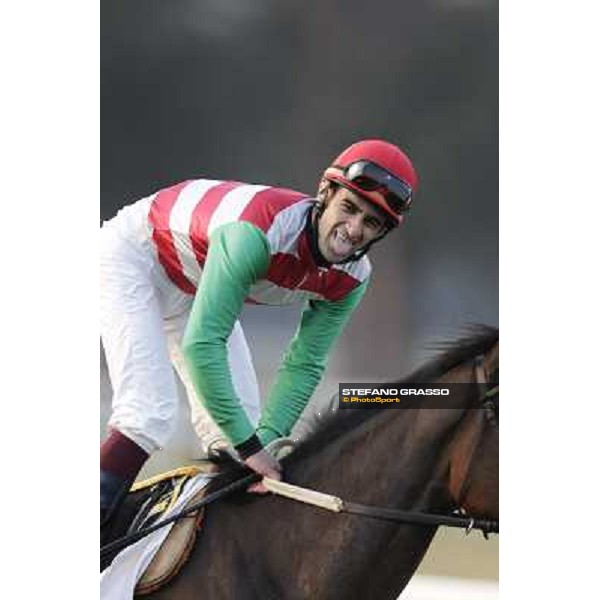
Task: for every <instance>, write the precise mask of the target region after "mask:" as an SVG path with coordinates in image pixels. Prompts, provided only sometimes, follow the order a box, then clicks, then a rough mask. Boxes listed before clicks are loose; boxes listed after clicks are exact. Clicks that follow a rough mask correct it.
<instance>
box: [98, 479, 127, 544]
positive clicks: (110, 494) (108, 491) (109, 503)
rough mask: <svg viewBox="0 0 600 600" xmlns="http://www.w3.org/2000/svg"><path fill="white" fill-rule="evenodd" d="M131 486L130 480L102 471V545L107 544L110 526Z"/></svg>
mask: <svg viewBox="0 0 600 600" xmlns="http://www.w3.org/2000/svg"><path fill="white" fill-rule="evenodd" d="M130 486H131V481H130V480H129V479H124V478H123V477H121V476H119V475H115V474H114V473H109V472H108V471H103V470H102V469H100V544H101V545H102V546H103V545H104V544H105V541H106V540H105V539H104V538H106V537H107V535H108V524H109V523H110V521H111V520H112V518H113V517H114V516H115V514H116V513H117V511H118V510H119V507H120V506H121V504H122V503H123V500H124V499H125V496H127V492H128V491H129V488H130Z"/></svg>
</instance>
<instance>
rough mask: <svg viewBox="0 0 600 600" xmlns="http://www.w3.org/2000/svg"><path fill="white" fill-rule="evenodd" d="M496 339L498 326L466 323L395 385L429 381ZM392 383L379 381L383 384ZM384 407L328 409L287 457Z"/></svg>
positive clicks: (312, 447) (303, 453)
mask: <svg viewBox="0 0 600 600" xmlns="http://www.w3.org/2000/svg"><path fill="white" fill-rule="evenodd" d="M497 341H498V329H497V328H496V327H491V326H489V325H480V324H476V325H469V326H467V327H465V328H464V329H463V330H462V331H461V332H460V333H459V335H458V336H457V337H455V338H453V339H448V340H441V341H437V342H435V343H434V344H433V345H432V346H431V349H432V350H434V351H435V352H436V354H435V356H433V358H432V359H431V360H429V361H428V362H426V363H425V364H424V365H422V366H420V367H418V368H417V369H416V370H414V371H413V372H411V373H409V374H408V375H406V376H404V377H402V378H401V379H399V380H397V381H396V382H394V384H407V383H430V382H433V381H435V380H436V379H438V378H439V377H441V376H442V375H444V373H446V372H448V371H449V370H450V369H453V368H454V367H456V366H458V365H459V364H461V363H463V362H465V361H466V360H469V359H472V358H475V357H476V356H478V355H479V354H483V353H485V352H487V351H488V350H489V349H490V348H492V346H493V345H494V344H495V343H496V342H497ZM388 385H392V384H391V383H390V382H387V383H382V384H381V386H382V387H386V386H388ZM336 396H337V394H336ZM382 410H389V409H387V408H369V409H368V410H365V409H346V410H340V411H335V412H330V413H328V415H327V416H326V417H325V418H323V419H322V421H321V422H320V424H319V427H318V428H317V429H316V430H315V431H314V432H313V433H312V434H311V435H310V436H309V437H308V438H306V440H304V441H303V442H302V443H301V444H299V445H298V447H297V448H296V449H295V450H294V452H293V454H292V455H291V456H290V459H292V460H294V461H295V460H297V459H301V458H302V457H304V456H306V455H307V454H312V453H313V452H315V451H317V452H318V450H319V449H320V448H322V447H323V446H324V445H325V444H329V443H331V442H332V441H333V440H335V439H337V438H338V437H340V436H341V435H342V434H344V433H346V432H347V431H349V430H351V429H354V428H356V427H358V426H360V425H362V424H363V423H364V422H366V421H368V420H369V419H371V418H373V417H375V416H376V415H378V414H380V413H381V411H382Z"/></svg>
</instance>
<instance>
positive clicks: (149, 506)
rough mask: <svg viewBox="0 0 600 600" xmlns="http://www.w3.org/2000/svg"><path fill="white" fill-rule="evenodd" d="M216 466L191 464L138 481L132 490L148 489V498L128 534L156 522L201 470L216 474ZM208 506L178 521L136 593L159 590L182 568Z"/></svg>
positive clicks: (200, 493)
mask: <svg viewBox="0 0 600 600" xmlns="http://www.w3.org/2000/svg"><path fill="white" fill-rule="evenodd" d="M214 472H215V466H214V465H210V464H208V465H206V466H202V467H200V466H196V465H194V466H187V467H180V468H179V469H174V470H173V471H168V472H167V473H161V474H160V475H157V476H155V477H152V478H150V479H147V480H145V481H141V482H138V483H135V484H134V485H133V486H132V487H131V490H130V493H135V492H140V491H142V492H145V493H146V495H147V499H146V500H145V501H144V503H143V504H142V506H141V508H140V509H139V510H138V512H137V514H136V516H135V518H134V519H133V521H132V523H131V525H130V526H129V530H128V532H127V533H128V534H131V533H135V532H136V531H139V530H141V529H145V528H146V527H150V526H151V525H153V524H154V523H155V522H156V521H157V520H158V519H159V518H160V517H161V516H162V515H163V514H164V513H165V512H166V511H168V510H169V509H170V508H171V507H172V506H173V505H174V504H175V503H176V502H177V500H178V498H179V497H180V495H181V492H182V491H183V487H184V485H185V484H186V482H187V481H189V480H190V479H191V478H192V477H195V476H196V475H199V474H205V475H210V474H214ZM204 490H205V488H202V489H201V490H199V491H198V492H197V493H196V494H195V495H194V496H192V497H191V498H190V500H189V501H188V502H187V503H186V507H187V506H191V505H192V504H195V503H196V502H198V501H200V500H201V499H202V497H203V496H204ZM203 517H204V507H201V508H200V509H199V510H197V511H195V512H193V513H190V514H189V515H187V516H185V517H183V518H181V519H179V520H178V521H176V522H175V523H174V525H173V526H172V528H171V531H169V534H168V535H167V537H166V538H165V540H164V542H163V543H162V545H161V546H160V548H159V550H158V551H157V553H156V554H155V555H154V557H153V558H152V561H151V562H150V564H149V565H148V567H147V568H146V570H145V572H144V574H143V575H142V576H141V577H140V579H139V581H138V582H137V585H136V588H135V594H136V595H145V594H150V593H152V592H155V591H157V590H158V589H159V588H161V587H162V586H163V585H165V584H166V583H168V582H169V581H170V580H171V579H172V578H173V577H175V575H177V573H178V572H179V570H180V569H181V568H182V566H183V565H184V564H185V562H186V561H187V559H188V558H189V556H190V553H191V551H192V548H193V547H194V543H195V542H196V536H197V532H198V530H199V529H200V527H201V525H202V520H203Z"/></svg>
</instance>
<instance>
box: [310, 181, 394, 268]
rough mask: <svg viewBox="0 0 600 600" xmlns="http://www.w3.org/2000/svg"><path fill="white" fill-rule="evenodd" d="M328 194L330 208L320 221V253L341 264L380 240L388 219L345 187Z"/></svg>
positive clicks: (329, 260)
mask: <svg viewBox="0 0 600 600" xmlns="http://www.w3.org/2000/svg"><path fill="white" fill-rule="evenodd" d="M327 193H328V194H329V198H328V202H327V206H326V208H325V210H324V211H323V214H322V215H321V218H320V219H319V250H320V252H321V254H322V255H323V258H325V260H326V261H328V262H330V263H339V262H342V261H344V260H346V259H347V258H349V257H350V256H352V254H354V253H355V252H356V251H357V250H360V249H361V248H364V247H365V246H366V245H367V244H368V243H369V242H371V241H373V240H374V239H375V238H377V237H379V236H380V235H381V234H382V233H383V232H384V230H385V217H384V215H383V213H382V212H381V211H380V210H379V209H378V208H376V207H375V206H374V205H373V204H371V203H370V202H367V201H366V200H363V199H362V198H361V197H360V196H359V195H358V194H355V193H354V192H351V191H350V190H347V189H346V188H344V187H341V186H340V187H336V188H335V189H334V190H331V189H330V190H329V191H328V192H327Z"/></svg>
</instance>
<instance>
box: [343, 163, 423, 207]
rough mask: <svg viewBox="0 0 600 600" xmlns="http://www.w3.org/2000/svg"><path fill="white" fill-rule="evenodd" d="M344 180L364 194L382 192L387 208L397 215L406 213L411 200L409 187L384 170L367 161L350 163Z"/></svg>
mask: <svg viewBox="0 0 600 600" xmlns="http://www.w3.org/2000/svg"><path fill="white" fill-rule="evenodd" d="M345 171H346V178H347V179H348V181H351V182H352V183H353V184H354V185H356V186H358V187H359V188H360V189H362V190H365V192H373V191H376V190H382V193H383V196H384V198H385V200H386V202H387V203H388V205H389V207H390V208H391V209H392V210H393V211H394V212H395V213H397V214H401V213H403V212H406V211H407V210H408V209H409V207H410V203H411V200H412V190H411V189H410V186H409V185H407V184H406V183H404V181H402V180H401V179H398V178H397V177H394V176H393V175H391V174H390V173H388V172H387V171H386V170H384V169H381V168H380V167H378V166H377V165H374V164H372V163H369V162H367V161H358V162H355V163H352V164H351V165H349V166H348V167H347V168H346V170H345Z"/></svg>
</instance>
